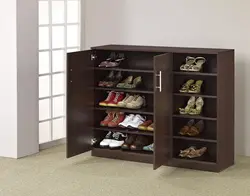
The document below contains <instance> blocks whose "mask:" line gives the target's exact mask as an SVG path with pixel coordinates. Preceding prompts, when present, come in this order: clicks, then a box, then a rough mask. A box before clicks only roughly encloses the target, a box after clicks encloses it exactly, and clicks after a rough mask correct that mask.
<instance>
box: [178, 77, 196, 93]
mask: <svg viewBox="0 0 250 196" xmlns="http://www.w3.org/2000/svg"><path fill="white" fill-rule="evenodd" d="M193 83H194V80H188V81H187V82H186V83H185V84H183V85H182V87H181V89H180V90H179V91H180V92H181V93H187V92H188V91H189V88H190V86H191V85H192V84H193Z"/></svg>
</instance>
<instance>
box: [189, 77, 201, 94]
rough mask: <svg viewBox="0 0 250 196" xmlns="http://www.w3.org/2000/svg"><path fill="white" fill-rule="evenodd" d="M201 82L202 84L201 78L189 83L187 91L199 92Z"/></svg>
mask: <svg viewBox="0 0 250 196" xmlns="http://www.w3.org/2000/svg"><path fill="white" fill-rule="evenodd" d="M202 84H203V81H202V80H197V81H196V82H195V84H192V85H190V88H189V90H188V92H189V93H200V92H201V86H202Z"/></svg>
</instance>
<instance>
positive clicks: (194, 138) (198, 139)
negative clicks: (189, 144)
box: [173, 136, 217, 143]
mask: <svg viewBox="0 0 250 196" xmlns="http://www.w3.org/2000/svg"><path fill="white" fill-rule="evenodd" d="M173 138H174V139H179V140H188V141H200V142H211V143H216V142H217V141H216V140H214V139H208V138H200V137H187V136H173Z"/></svg>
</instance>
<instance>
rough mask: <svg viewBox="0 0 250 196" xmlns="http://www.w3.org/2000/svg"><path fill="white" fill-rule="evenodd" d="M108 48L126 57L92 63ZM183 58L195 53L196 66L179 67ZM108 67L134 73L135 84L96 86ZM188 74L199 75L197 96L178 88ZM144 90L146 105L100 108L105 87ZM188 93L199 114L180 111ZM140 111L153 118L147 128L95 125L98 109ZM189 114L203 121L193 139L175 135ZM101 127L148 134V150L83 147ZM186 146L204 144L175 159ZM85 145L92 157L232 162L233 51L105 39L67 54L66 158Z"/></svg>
mask: <svg viewBox="0 0 250 196" xmlns="http://www.w3.org/2000/svg"><path fill="white" fill-rule="evenodd" d="M111 52H117V53H119V52H122V53H124V54H125V57H126V60H125V61H124V62H123V63H122V64H121V66H119V67H116V68H100V67H98V65H99V64H100V62H102V61H103V60H105V59H106V58H107V57H108V56H109V54H110V53H111ZM186 56H194V57H198V56H202V57H205V58H206V60H207V61H206V63H205V65H204V69H203V71H202V72H181V71H180V66H181V65H182V64H183V63H184V62H185V58H186ZM111 70H114V71H122V73H124V75H125V76H126V75H127V76H128V75H133V76H142V78H143V84H144V85H143V86H142V87H140V88H139V89H118V88H115V87H114V88H104V87H98V85H97V84H98V81H99V80H100V79H102V78H103V77H104V76H105V75H107V73H108V72H109V71H111ZM188 79H194V80H203V81H204V85H203V86H204V87H203V89H202V93H201V94H195V95H191V94H189V93H180V92H179V88H180V87H181V85H182V84H183V83H184V82H185V81H187V80H188ZM112 90H113V91H122V92H128V93H134V94H141V95H144V96H145V98H146V100H147V107H145V108H143V109H139V110H132V109H125V108H107V107H100V106H99V105H98V102H99V101H101V100H103V99H105V96H106V95H107V94H106V92H107V91H112ZM190 96H196V97H202V98H203V99H204V102H205V105H204V107H203V113H202V115H199V116H189V115H180V114H179V113H178V108H179V107H183V106H185V104H186V102H187V101H188V99H189V97H190ZM107 109H109V110H114V111H122V112H125V113H134V114H141V115H144V116H146V117H147V118H148V119H151V120H153V121H154V124H155V130H154V132H143V131H139V130H137V131H134V130H133V131H130V130H128V129H122V128H108V127H100V126H99V122H100V121H101V120H102V119H103V118H104V117H105V110H107ZM189 119H195V120H203V121H204V122H205V130H204V131H203V132H202V133H201V135H200V136H197V137H186V136H181V135H179V134H178V132H179V130H180V129H181V127H182V126H184V125H185V123H186V122H187V121H188V120H189ZM108 131H113V132H123V133H130V134H136V135H146V136H148V137H152V138H153V141H154V152H153V153H146V152H132V151H121V150H109V149H102V148H96V147H92V146H91V139H92V138H93V137H95V138H98V137H99V138H101V137H104V136H105V134H106V133H107V132H108ZM189 146H198V147H202V146H205V147H207V149H208V150H207V153H206V154H204V156H202V157H200V158H199V159H183V158H180V157H179V156H178V154H179V152H180V150H182V149H185V148H187V147H189ZM90 150H91V151H92V156H97V157H106V158H114V159H121V160H129V161H137V162H144V163H151V164H153V168H154V169H157V168H158V167H160V166H162V165H166V166H173V167H183V168H190V169H198V170H207V171H215V172H219V171H221V170H223V169H226V168H227V167H229V166H231V165H233V164H234V50H230V49H204V48H177V47H153V46H124V45H107V46H100V47H93V48H91V50H89V51H80V52H74V53H69V54H68V55H67V157H68V158H70V157H73V156H76V155H79V154H81V153H84V152H86V151H90Z"/></svg>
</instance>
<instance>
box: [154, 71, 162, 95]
mask: <svg viewBox="0 0 250 196" xmlns="http://www.w3.org/2000/svg"><path fill="white" fill-rule="evenodd" d="M155 76H156V77H159V86H156V87H155V88H156V89H157V88H158V89H159V92H161V71H159V74H155Z"/></svg>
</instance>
